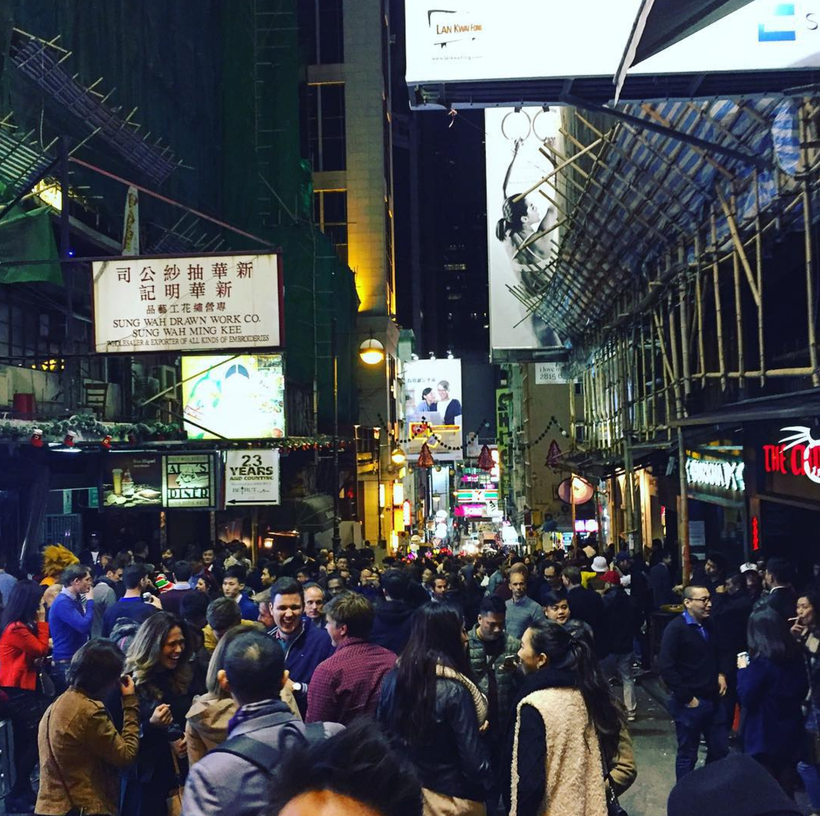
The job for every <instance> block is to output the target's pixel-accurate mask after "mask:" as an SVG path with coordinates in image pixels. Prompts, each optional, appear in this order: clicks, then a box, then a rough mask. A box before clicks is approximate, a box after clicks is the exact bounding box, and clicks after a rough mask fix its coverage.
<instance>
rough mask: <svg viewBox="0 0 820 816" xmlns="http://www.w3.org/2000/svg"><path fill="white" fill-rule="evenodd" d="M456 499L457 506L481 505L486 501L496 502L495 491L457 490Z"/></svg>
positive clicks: (496, 492)
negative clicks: (467, 504)
mask: <svg viewBox="0 0 820 816" xmlns="http://www.w3.org/2000/svg"><path fill="white" fill-rule="evenodd" d="M456 498H457V499H458V502H459V504H465V503H469V504H483V503H485V502H488V501H498V491H497V490H458V491H456Z"/></svg>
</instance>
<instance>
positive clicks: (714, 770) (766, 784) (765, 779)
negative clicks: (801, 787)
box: [666, 754, 803, 816]
mask: <svg viewBox="0 0 820 816" xmlns="http://www.w3.org/2000/svg"><path fill="white" fill-rule="evenodd" d="M666 813H667V816H692V814H693V813H697V814H699V815H700V816H801V814H802V813H803V811H802V810H801V809H800V808H799V807H798V805H797V803H796V802H794V801H793V800H792V799H789V797H788V796H786V794H785V793H784V792H783V789H782V788H781V787H780V785H779V784H778V782H777V781H776V780H775V778H774V777H773V776H772V775H771V774H768V773H766V772H765V771H761V766H760V765H759V764H758V763H757V762H756V761H755V760H753V759H752V758H751V757H750V756H748V755H747V754H732V755H730V756H728V757H726V758H725V759H721V760H719V761H717V762H710V763H709V764H708V765H704V766H703V767H702V768H698V769H697V770H696V771H692V772H691V773H689V774H687V775H686V776H684V777H683V779H681V780H680V781H679V782H678V783H677V784H676V785H675V787H674V788H672V792H671V793H670V794H669V801H668V803H667V806H666Z"/></svg>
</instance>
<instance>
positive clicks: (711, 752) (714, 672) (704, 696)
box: [658, 584, 734, 779]
mask: <svg viewBox="0 0 820 816" xmlns="http://www.w3.org/2000/svg"><path fill="white" fill-rule="evenodd" d="M683 605H684V612H683V614H682V615H679V616H678V617H676V618H675V619H674V620H672V621H671V622H670V623H669V624H668V626H667V627H666V629H665V630H664V633H663V639H662V641H661V652H660V657H659V659H658V667H659V669H660V673H661V677H662V678H663V680H664V682H665V683H666V685H667V686H668V687H669V690H670V692H671V693H672V697H671V699H670V700H669V712H670V714H671V715H672V717H673V718H674V720H675V730H676V732H677V739H678V755H677V758H676V760H675V773H676V776H677V778H678V779H682V778H683V777H684V776H686V774H688V773H691V772H692V771H693V770H694V768H695V763H696V762H697V759H698V746H699V745H700V737H701V734H703V735H704V736H705V738H706V749H707V754H706V761H707V762H714V761H716V760H718V759H723V757H725V756H726V754H727V753H728V752H729V730H728V723H727V716H726V708H725V706H723V705H721V704H720V703H721V700H720V698H721V697H723V696H724V695H725V694H726V674H727V672H728V668H729V665H730V664H731V658H732V657H734V655H727V654H722V653H721V651H720V648H719V639H718V637H717V635H716V633H715V630H714V628H713V626H712V621H711V619H710V616H711V611H712V597H711V594H710V593H709V590H708V589H707V588H706V587H705V586H700V585H698V584H690V585H689V586H688V587H686V589H685V590H684V591H683Z"/></svg>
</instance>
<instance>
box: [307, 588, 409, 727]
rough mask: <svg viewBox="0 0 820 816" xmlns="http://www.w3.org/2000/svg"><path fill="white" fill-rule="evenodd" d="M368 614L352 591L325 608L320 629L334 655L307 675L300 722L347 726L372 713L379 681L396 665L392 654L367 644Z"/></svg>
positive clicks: (364, 601)
mask: <svg viewBox="0 0 820 816" xmlns="http://www.w3.org/2000/svg"><path fill="white" fill-rule="evenodd" d="M374 615H375V613H374V610H373V605H372V604H371V603H370V601H368V600H367V598H365V597H364V596H363V595H359V594H358V593H355V592H345V593H343V594H341V595H337V596H336V597H335V598H332V599H331V600H330V601H329V602H328V603H327V605H326V606H325V618H326V620H327V625H326V627H325V629H326V631H327V633H328V634H329V635H330V638H331V640H332V641H333V645H334V646H335V647H336V652H335V653H334V654H333V655H331V656H330V657H329V658H328V659H327V660H325V661H323V662H322V663H320V664H319V665H318V666H317V667H316V671H315V672H314V673H313V679H312V680H311V683H310V686H309V687H308V709H307V717H306V718H305V722H338V723H342V724H344V725H348V724H350V723H351V722H353V720H355V719H356V718H357V717H363V716H365V715H368V714H375V712H376V707H377V705H378V702H379V692H380V691H381V686H382V680H384V677H385V675H386V674H387V673H388V672H389V671H391V670H392V669H393V667H394V666H395V665H396V655H395V654H394V653H393V652H391V651H390V650H389V649H385V648H383V647H382V646H377V645H376V644H375V643H369V642H368V638H369V637H370V630H371V629H372V628H373V618H374Z"/></svg>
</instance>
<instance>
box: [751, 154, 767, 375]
mask: <svg viewBox="0 0 820 816" xmlns="http://www.w3.org/2000/svg"><path fill="white" fill-rule="evenodd" d="M754 186H755V272H756V275H757V293H758V294H759V295H760V298H759V299H758V302H757V348H758V359H759V365H760V371H761V372H765V371H766V345H765V341H764V337H763V233H762V231H761V229H760V174H759V173H758V171H757V169H755V171H754ZM765 385H766V375H765V373H761V375H760V386H761V388H762V387H763V386H765Z"/></svg>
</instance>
